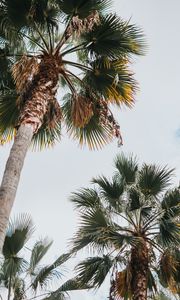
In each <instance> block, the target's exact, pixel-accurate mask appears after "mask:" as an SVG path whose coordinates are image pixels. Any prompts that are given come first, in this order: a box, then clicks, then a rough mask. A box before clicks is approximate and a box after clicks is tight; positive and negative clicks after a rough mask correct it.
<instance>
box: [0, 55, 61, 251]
mask: <svg viewBox="0 0 180 300" xmlns="http://www.w3.org/2000/svg"><path fill="white" fill-rule="evenodd" d="M57 83H58V67H57V63H56V59H53V57H45V58H44V59H42V61H41V63H40V64H39V71H38V74H37V75H35V77H34V78H33V80H32V82H31V84H30V85H29V87H28V88H27V90H26V91H25V94H24V95H23V99H24V102H25V103H24V107H23V109H22V111H21V115H20V119H19V129H18V133H17V135H16V138H15V141H14V144H13V146H12V149H11V151H10V155H9V158H8V161H7V164H6V167H5V172H4V175H3V179H2V184H1V187H0V253H1V252H2V248H3V243H4V238H5V233H6V228H7V224H8V220H9V215H10V212H11V208H12V205H13V203H14V200H15V196H16V191H17V188H18V183H19V180H20V174H21V170H22V167H23V163H24V159H25V156H26V153H27V150H28V147H29V145H30V143H31V140H32V137H33V135H34V133H36V132H37V131H38V129H39V128H40V127H41V125H42V122H43V118H44V116H45V114H46V112H47V109H48V104H49V103H50V102H51V101H54V97H55V94H56V91H57Z"/></svg>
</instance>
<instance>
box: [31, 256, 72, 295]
mask: <svg viewBox="0 0 180 300" xmlns="http://www.w3.org/2000/svg"><path fill="white" fill-rule="evenodd" d="M69 258H70V254H63V255H61V256H60V257H58V258H57V259H56V260H55V261H54V262H53V263H52V264H51V265H49V266H45V267H43V268H41V270H40V271H39V272H38V274H37V275H36V276H35V278H34V279H33V281H32V283H31V286H32V288H33V289H34V290H37V288H38V287H41V288H46V287H47V286H48V284H49V283H50V282H52V280H53V279H55V278H57V279H58V278H60V277H61V273H60V272H59V271H58V270H57V268H58V267H59V266H61V265H62V264H63V263H64V262H66V261H67V260H68V259H69Z"/></svg>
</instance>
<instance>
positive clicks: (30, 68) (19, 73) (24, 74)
mask: <svg viewBox="0 0 180 300" xmlns="http://www.w3.org/2000/svg"><path fill="white" fill-rule="evenodd" d="M38 69H39V63H38V59H37V58H36V57H30V58H29V57H27V56H26V55H23V56H22V58H21V59H20V60H19V61H18V62H17V63H15V64H14V65H13V67H12V75H13V78H14V81H15V84H16V90H17V92H18V93H22V92H24V91H25V90H26V88H27V87H28V85H29V83H30V82H31V81H32V79H33V77H34V76H35V75H36V74H37V72H38Z"/></svg>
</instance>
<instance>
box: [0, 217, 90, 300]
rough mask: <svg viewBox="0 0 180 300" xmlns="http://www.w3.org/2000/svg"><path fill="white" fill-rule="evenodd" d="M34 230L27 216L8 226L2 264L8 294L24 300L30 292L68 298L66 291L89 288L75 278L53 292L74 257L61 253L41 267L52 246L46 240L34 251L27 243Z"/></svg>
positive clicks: (0, 270) (3, 284) (0, 280)
mask: <svg viewBox="0 0 180 300" xmlns="http://www.w3.org/2000/svg"><path fill="white" fill-rule="evenodd" d="M33 231H34V226H33V224H32V220H31V218H30V217H29V216H28V215H25V214H22V215H20V216H18V217H17V218H16V219H15V220H14V221H13V222H11V223H10V224H9V228H8V231H7V234H6V238H5V242H4V247H3V258H2V261H1V265H0V283H1V287H4V288H7V289H8V295H9V296H10V294H11V292H13V295H14V300H23V299H24V298H27V296H28V295H27V291H28V293H29V292H30V291H31V293H32V295H33V293H36V297H41V298H42V299H56V298H57V299H65V296H66V295H67V292H69V291H71V290H78V289H86V288H88V286H87V285H85V284H83V285H82V283H80V281H79V279H78V278H76V277H74V278H72V279H69V280H67V281H66V282H64V283H63V284H62V285H59V284H58V288H56V289H55V290H53V291H51V289H52V284H53V283H54V281H55V279H56V280H58V281H57V282H58V283H59V280H60V279H61V275H62V272H61V271H60V270H61V269H60V268H62V265H63V264H64V263H65V262H66V261H67V260H68V259H69V258H70V257H71V255H70V254H69V253H65V254H62V255H60V256H59V257H58V258H57V259H56V260H55V261H54V262H53V263H51V264H49V265H45V266H41V265H40V263H41V261H42V259H44V257H45V255H46V254H47V252H48V250H49V248H50V247H51V245H52V241H49V240H48V239H47V238H45V239H41V240H38V241H37V242H36V243H35V244H34V246H33V248H32V250H31V249H30V248H29V246H27V242H28V239H29V238H30V237H31V235H32V232H33ZM27 251H28V252H29V253H27ZM29 254H30V257H29ZM24 257H27V258H26V259H25V258H24ZM44 294H46V297H45V298H43V296H44Z"/></svg>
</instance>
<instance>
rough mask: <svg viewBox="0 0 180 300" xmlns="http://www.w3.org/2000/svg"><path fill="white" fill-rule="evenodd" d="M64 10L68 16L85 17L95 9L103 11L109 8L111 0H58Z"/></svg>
mask: <svg viewBox="0 0 180 300" xmlns="http://www.w3.org/2000/svg"><path fill="white" fill-rule="evenodd" d="M57 2H58V3H59V5H60V8H61V10H62V12H63V13H64V14H65V15H66V16H67V17H70V16H71V17H72V16H79V18H81V19H84V18H86V17H88V16H89V15H90V14H91V13H93V12H94V11H96V10H97V11H99V12H102V11H104V10H105V9H107V8H108V7H109V5H110V3H111V1H110V0H103V1H101V0H95V1H94V0H89V1H86V0H75V1H74V0H58V1H57Z"/></svg>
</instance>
